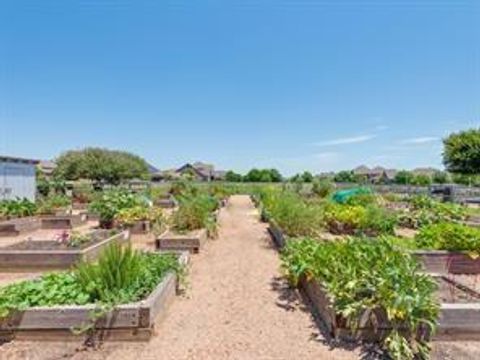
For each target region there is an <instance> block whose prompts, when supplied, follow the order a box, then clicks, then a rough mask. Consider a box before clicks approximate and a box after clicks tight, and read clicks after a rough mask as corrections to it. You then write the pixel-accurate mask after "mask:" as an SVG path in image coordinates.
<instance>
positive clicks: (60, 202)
mask: <svg viewBox="0 0 480 360" xmlns="http://www.w3.org/2000/svg"><path fill="white" fill-rule="evenodd" d="M71 204H72V202H71V199H70V198H69V197H67V196H65V195H60V194H53V195H49V196H47V197H45V198H42V199H40V200H39V202H38V209H37V213H38V214H41V215H47V214H48V215H51V214H55V212H57V211H59V210H61V209H65V208H67V207H68V206H70V205H71Z"/></svg>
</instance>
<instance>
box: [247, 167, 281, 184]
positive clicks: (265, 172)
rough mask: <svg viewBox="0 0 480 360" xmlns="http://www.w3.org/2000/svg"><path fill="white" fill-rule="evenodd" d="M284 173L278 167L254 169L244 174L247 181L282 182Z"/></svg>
mask: <svg viewBox="0 0 480 360" xmlns="http://www.w3.org/2000/svg"><path fill="white" fill-rule="evenodd" d="M282 180H283V178H282V175H281V174H280V172H279V171H278V170H277V169H260V170H259V169H252V170H250V171H249V172H248V173H247V175H245V176H244V178H243V181H246V182H281V181H282Z"/></svg>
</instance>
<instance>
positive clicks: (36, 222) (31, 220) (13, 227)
mask: <svg viewBox="0 0 480 360" xmlns="http://www.w3.org/2000/svg"><path fill="white" fill-rule="evenodd" d="M41 225H42V223H41V221H40V218H38V217H36V216H28V217H23V218H16V219H10V220H5V221H2V222H0V237H1V236H17V235H20V234H24V233H28V232H32V231H35V230H38V229H40V228H41Z"/></svg>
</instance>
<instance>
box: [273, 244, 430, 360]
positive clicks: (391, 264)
mask: <svg viewBox="0 0 480 360" xmlns="http://www.w3.org/2000/svg"><path fill="white" fill-rule="evenodd" d="M282 264H283V267H284V269H285V270H286V273H287V276H288V277H289V279H290V280H291V281H292V282H293V283H294V284H296V283H297V282H298V280H299V279H300V278H301V277H303V276H305V277H306V278H307V279H312V278H313V279H315V280H316V281H318V282H319V283H320V285H321V286H322V287H323V288H324V289H325V290H326V292H327V293H328V296H329V299H330V301H331V303H332V306H333V309H334V311H335V313H337V314H339V315H341V316H342V317H343V318H344V319H346V324H347V326H348V327H350V329H351V330H352V331H353V332H355V331H356V330H357V329H358V328H359V327H364V326H366V325H368V324H370V325H371V326H373V327H374V328H375V324H378V323H379V322H381V321H382V319H387V321H388V322H389V323H390V325H391V326H392V330H390V331H389V332H388V333H387V334H386V335H385V336H384V338H383V340H382V342H381V343H380V346H381V347H382V348H383V350H384V351H385V352H386V353H387V354H388V355H389V356H390V357H391V358H393V359H396V360H404V359H414V357H415V356H419V357H423V358H426V357H427V353H428V345H427V340H428V337H429V334H430V333H431V332H432V331H433V330H434V327H435V324H436V319H437V316H438V312H439V305H438V303H437V301H436V299H435V296H434V292H435V290H436V284H435V282H434V281H433V279H432V278H430V277H429V276H428V275H426V274H422V273H420V272H419V270H420V268H419V265H418V263H417V262H416V261H415V260H414V259H413V258H412V257H411V256H410V255H408V254H407V253H405V252H403V251H399V250H398V249H397V248H395V247H393V246H392V245H391V244H389V242H388V241H386V240H384V239H378V240H373V239H372V240H369V239H346V240H341V241H335V242H319V241H316V240H312V239H292V240H289V241H288V242H287V246H286V248H285V250H284V252H283V253H282ZM372 269H375V271H372ZM402 327H406V328H407V329H408V333H407V334H405V333H404V332H403V331H400V330H399V328H402Z"/></svg>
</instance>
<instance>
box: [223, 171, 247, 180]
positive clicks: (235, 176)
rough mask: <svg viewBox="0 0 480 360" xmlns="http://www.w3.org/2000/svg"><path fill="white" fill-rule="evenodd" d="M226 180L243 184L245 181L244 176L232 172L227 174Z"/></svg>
mask: <svg viewBox="0 0 480 360" xmlns="http://www.w3.org/2000/svg"><path fill="white" fill-rule="evenodd" d="M225 180H226V181H229V182H241V181H242V180H243V176H242V175H240V174H238V173H236V172H234V171H232V170H230V171H227V173H226V174H225Z"/></svg>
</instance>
